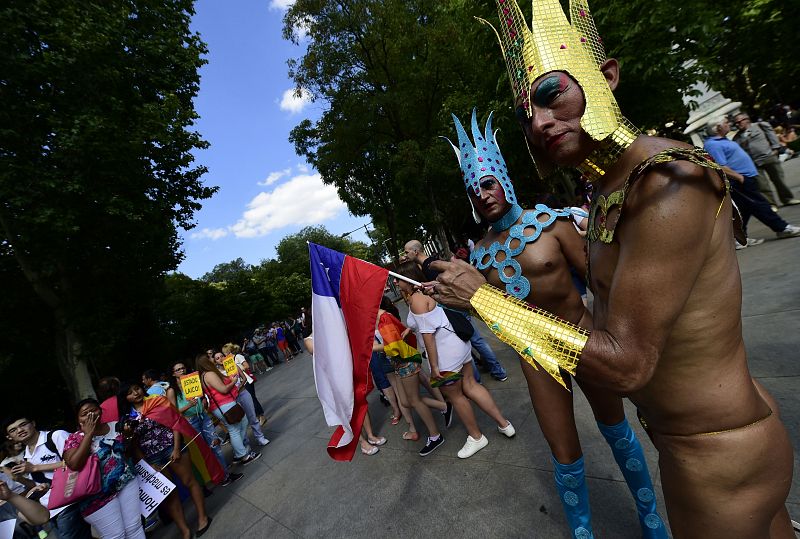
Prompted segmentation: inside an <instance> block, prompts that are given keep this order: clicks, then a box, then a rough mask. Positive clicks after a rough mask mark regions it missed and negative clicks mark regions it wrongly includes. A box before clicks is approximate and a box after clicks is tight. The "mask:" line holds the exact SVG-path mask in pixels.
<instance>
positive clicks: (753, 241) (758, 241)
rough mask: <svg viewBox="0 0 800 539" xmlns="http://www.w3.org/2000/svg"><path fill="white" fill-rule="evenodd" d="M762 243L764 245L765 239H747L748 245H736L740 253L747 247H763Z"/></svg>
mask: <svg viewBox="0 0 800 539" xmlns="http://www.w3.org/2000/svg"><path fill="white" fill-rule="evenodd" d="M762 243H764V238H747V243H745V244H744V245H739V243H738V242H737V243H736V250H737V251H738V250H740V249H744V248H746V247H752V246H754V245H761V244H762Z"/></svg>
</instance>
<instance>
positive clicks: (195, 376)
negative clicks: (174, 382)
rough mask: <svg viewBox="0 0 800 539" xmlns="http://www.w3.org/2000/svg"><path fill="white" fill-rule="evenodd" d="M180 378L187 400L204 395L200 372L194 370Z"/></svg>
mask: <svg viewBox="0 0 800 539" xmlns="http://www.w3.org/2000/svg"><path fill="white" fill-rule="evenodd" d="M178 380H180V383H181V389H182V390H183V396H184V397H185V398H186V400H189V399H195V398H199V397H202V396H203V386H202V385H201V384H200V373H197V372H193V373H192V374H185V375H183V376H181V377H180V378H179V379H178Z"/></svg>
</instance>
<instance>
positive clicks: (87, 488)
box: [46, 431, 100, 509]
mask: <svg viewBox="0 0 800 539" xmlns="http://www.w3.org/2000/svg"><path fill="white" fill-rule="evenodd" d="M47 442H49V443H48V444H46V445H47V447H48V448H49V449H51V450H53V449H54V448H55V444H54V443H53V433H52V431H51V432H48V433H47ZM55 453H56V454H57V455H58V456H59V458H61V459H62V460H63V457H62V456H61V453H59V452H58V450H56V451H55ZM98 492H100V461H99V460H98V458H97V455H95V454H94V453H90V454H89V458H87V459H86V462H85V463H84V465H83V468H81V469H80V470H70V469H69V467H68V466H67V465H66V463H65V464H64V466H62V467H61V468H56V469H55V470H54V471H53V480H52V483H51V485H50V499H49V500H48V501H47V508H48V509H58V508H59V507H64V506H66V505H70V504H73V503H75V502H77V501H79V500H82V499H83V498H86V497H87V496H91V495H92V494H97V493H98Z"/></svg>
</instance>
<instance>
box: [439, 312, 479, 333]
mask: <svg viewBox="0 0 800 539" xmlns="http://www.w3.org/2000/svg"><path fill="white" fill-rule="evenodd" d="M442 309H444V314H445V316H447V320H448V321H449V322H450V325H451V326H453V333H455V334H456V335H458V338H459V339H461V340H462V341H464V342H469V340H470V339H472V336H473V335H474V334H475V327H474V326H473V325H472V322H470V321H469V320H468V319H467V317H466V316H464V313H462V312H461V311H456V310H454V309H450V308H449V307H445V306H444V305H442ZM445 329H446V328H445Z"/></svg>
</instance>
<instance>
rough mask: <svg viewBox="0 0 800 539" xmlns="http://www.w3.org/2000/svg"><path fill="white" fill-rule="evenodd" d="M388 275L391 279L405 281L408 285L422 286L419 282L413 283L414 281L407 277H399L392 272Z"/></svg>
mask: <svg viewBox="0 0 800 539" xmlns="http://www.w3.org/2000/svg"><path fill="white" fill-rule="evenodd" d="M389 275H391V276H392V277H395V278H397V279H400V280H401V281H405V282H407V283H409V284H413V285H414V286H422V283H421V282H419V281H415V280H414V279H409V278H408V277H405V276H403V275H400V274H398V273H395V272H393V271H390V272H389Z"/></svg>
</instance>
